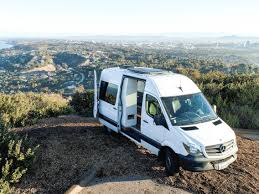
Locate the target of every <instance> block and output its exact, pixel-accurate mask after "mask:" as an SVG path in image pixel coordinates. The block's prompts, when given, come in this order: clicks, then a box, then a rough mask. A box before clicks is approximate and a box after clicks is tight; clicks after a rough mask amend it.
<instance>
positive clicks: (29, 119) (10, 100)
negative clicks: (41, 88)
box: [0, 93, 72, 127]
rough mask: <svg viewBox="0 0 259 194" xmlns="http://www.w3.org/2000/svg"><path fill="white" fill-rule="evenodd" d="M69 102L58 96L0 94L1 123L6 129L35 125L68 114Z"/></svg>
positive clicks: (70, 109)
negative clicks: (42, 120)
mask: <svg viewBox="0 0 259 194" xmlns="http://www.w3.org/2000/svg"><path fill="white" fill-rule="evenodd" d="M71 111H72V108H71V107H70V106H69V102H68V100H66V99H64V98H63V97H62V96H61V95H58V94H44V93H39V94H35V93H17V94H13V95H7V94H0V123H2V125H3V126H4V127H18V126H24V125H26V124H33V123H35V122H36V121H37V120H38V119H39V118H43V117H52V116H57V115H60V114H68V113H70V112H71Z"/></svg>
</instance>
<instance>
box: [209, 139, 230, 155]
mask: <svg viewBox="0 0 259 194" xmlns="http://www.w3.org/2000/svg"><path fill="white" fill-rule="evenodd" d="M233 147H234V140H230V141H227V142H225V143H222V144H217V145H212V146H206V147H205V150H206V153H207V155H208V156H218V155H221V154H224V153H225V152H227V151H229V150H230V149H232V148H233Z"/></svg>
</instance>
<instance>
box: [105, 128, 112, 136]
mask: <svg viewBox="0 0 259 194" xmlns="http://www.w3.org/2000/svg"><path fill="white" fill-rule="evenodd" d="M104 128H105V130H106V131H107V133H108V134H111V133H112V130H111V129H110V128H109V127H106V126H104Z"/></svg>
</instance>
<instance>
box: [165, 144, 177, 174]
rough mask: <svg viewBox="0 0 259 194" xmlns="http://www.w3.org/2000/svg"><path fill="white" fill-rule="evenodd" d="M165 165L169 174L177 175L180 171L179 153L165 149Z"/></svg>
mask: <svg viewBox="0 0 259 194" xmlns="http://www.w3.org/2000/svg"><path fill="white" fill-rule="evenodd" d="M164 165H165V170H166V173H167V175H169V176H170V175H175V174H177V173H178V172H179V161H178V157H177V155H176V154H175V153H174V152H173V151H172V150H170V149H168V148H167V149H166V150H165V155H164Z"/></svg>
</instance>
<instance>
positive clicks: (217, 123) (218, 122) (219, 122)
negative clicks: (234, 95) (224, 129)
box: [213, 120, 222, 125]
mask: <svg viewBox="0 0 259 194" xmlns="http://www.w3.org/2000/svg"><path fill="white" fill-rule="evenodd" d="M221 123H222V121H221V120H217V121H214V122H213V124H214V125H219V124H221Z"/></svg>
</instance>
